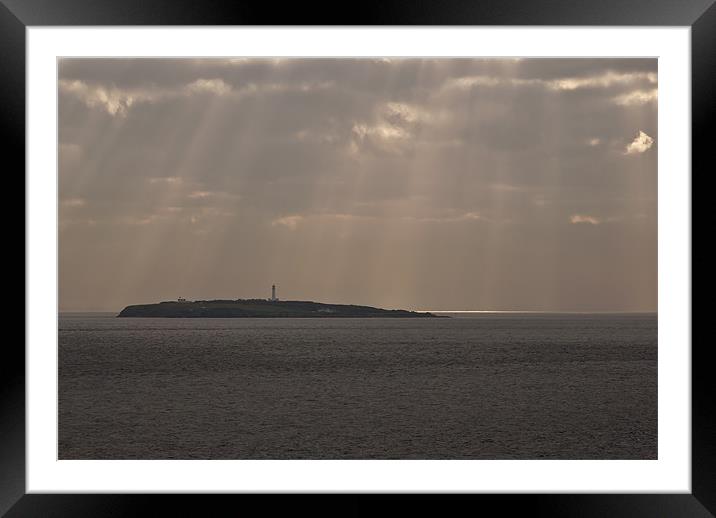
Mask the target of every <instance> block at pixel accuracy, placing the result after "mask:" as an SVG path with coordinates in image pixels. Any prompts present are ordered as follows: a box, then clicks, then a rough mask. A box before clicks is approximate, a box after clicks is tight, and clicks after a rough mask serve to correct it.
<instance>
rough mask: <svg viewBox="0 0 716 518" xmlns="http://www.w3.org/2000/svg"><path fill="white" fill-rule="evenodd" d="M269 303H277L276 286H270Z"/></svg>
mask: <svg viewBox="0 0 716 518" xmlns="http://www.w3.org/2000/svg"><path fill="white" fill-rule="evenodd" d="M269 300H270V301H271V302H278V297H276V285H275V284H274V285H272V286H271V298H270V299H269Z"/></svg>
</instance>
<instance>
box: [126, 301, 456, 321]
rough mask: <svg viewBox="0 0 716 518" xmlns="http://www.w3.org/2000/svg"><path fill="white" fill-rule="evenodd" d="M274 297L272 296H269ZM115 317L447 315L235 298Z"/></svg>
mask: <svg viewBox="0 0 716 518" xmlns="http://www.w3.org/2000/svg"><path fill="white" fill-rule="evenodd" d="M273 298H274V299H275V296H274V297H273ZM117 316H118V317H148V318H337V317H338V318H449V317H444V316H442V315H434V314H432V313H422V312H418V311H408V310H403V309H381V308H373V307H370V306H355V305H348V304H322V303H320V302H311V301H301V300H271V299H268V300H267V299H238V300H196V301H188V300H185V299H179V300H176V301H167V302H159V303H156V304H138V305H132V306H127V307H126V308H124V309H123V310H122V311H121V312H120V313H119V315H117Z"/></svg>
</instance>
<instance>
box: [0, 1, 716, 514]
mask: <svg viewBox="0 0 716 518" xmlns="http://www.w3.org/2000/svg"><path fill="white" fill-rule="evenodd" d="M715 1H716V0H601V1H595V0H531V1H530V0H491V1H469V0H448V1H446V0H443V1H441V2H434V3H427V2H406V1H403V2H401V1H395V0H393V1H382V2H372V3H360V4H346V3H340V2H334V3H331V4H330V5H322V4H319V3H313V4H306V3H302V2H301V3H299V2H297V3H285V4H282V5H281V6H280V7H277V6H274V5H272V4H270V3H267V2H263V3H262V2H256V1H252V2H246V1H229V0H214V1H209V0H205V1H203V2H195V1H190V0H141V1H140V0H123V1H119V0H114V1H112V0H0V120H1V121H2V124H1V125H0V132H1V135H2V142H3V146H2V149H3V154H4V155H5V157H4V158H5V159H4V160H3V163H4V164H7V168H3V169H4V170H5V171H4V172H5V176H6V177H12V178H13V179H15V180H16V181H18V182H19V181H20V178H21V177H24V175H23V173H24V171H25V146H24V142H25V140H24V139H25V29H26V27H27V26H62V25H190V26H194V25H304V24H305V25H339V26H340V25H347V24H348V25H513V26H514V25H577V26H580V25H610V26H624V25H641V26H690V27H691V45H692V46H691V52H692V56H691V59H692V69H691V73H692V77H691V80H692V171H699V172H700V174H701V176H705V174H706V173H708V172H710V171H711V172H712V171H713V166H712V165H711V167H709V165H710V164H709V158H710V153H709V150H710V148H711V147H712V144H711V143H710V142H709V141H708V140H707V139H708V138H709V136H710V135H711V134H712V133H713V131H709V130H710V129H713V125H714V124H713V121H714V115H715V114H716V52H715V51H716V3H714V2H715ZM8 158H9V159H10V160H8ZM695 176H697V175H694V174H693V173H692V179H693V178H694V177H695ZM692 186H693V183H692ZM21 189H22V191H23V192H24V181H23V185H22V187H21ZM14 192H18V191H14ZM692 192H693V187H692ZM692 203H693V201H692ZM6 213H7V212H6ZM692 213H693V206H692ZM692 220H694V222H695V221H696V220H697V219H696V218H694V217H693V216H692ZM7 226H9V225H6V227H7ZM15 228H19V225H16V226H15ZM692 233H693V229H692ZM692 235H693V234H692ZM23 241H24V233H23ZM23 250H24V248H23ZM692 254H693V245H692ZM8 258H11V260H12V261H13V263H18V262H19V259H18V258H17V254H16V253H11V254H9V255H6V259H8ZM23 259H25V260H26V259H27V257H25V255H24V252H23ZM692 262H693V261H692ZM11 264H12V263H11ZM692 272H693V267H692ZM692 275H693V273H692ZM16 277H19V276H16ZM23 300H24V299H23ZM12 303H13V304H14V305H17V301H16V300H13V301H12ZM692 322H693V317H692ZM692 328H693V324H692ZM692 342H693V343H692V344H684V346H689V345H691V348H692V349H691V351H692V412H691V415H692V492H691V493H690V494H642V495H622V494H620V495H614V494H610V495H598V494H589V495H587V494H585V495H479V496H476V498H478V499H479V500H477V501H471V502H470V503H469V504H468V505H469V506H470V507H472V508H473V509H475V510H480V509H483V510H484V509H485V507H484V506H487V505H489V506H490V507H493V508H494V507H499V509H500V514H502V515H504V514H507V515H509V514H512V513H513V512H515V511H521V512H524V511H525V510H528V511H529V512H530V514H537V515H549V516H587V517H588V516H625V517H626V516H629V517H635V516H650V517H651V516H671V517H676V516H713V515H715V514H716V418H715V417H714V416H715V413H714V411H713V408H714V407H713V401H714V390H713V385H714V384H713V382H712V381H711V380H712V376H711V372H710V371H711V364H710V362H709V361H708V358H709V350H708V349H709V347H710V344H709V343H708V342H706V343H704V342H699V341H696V340H693V341H692ZM0 365H2V367H0V369H2V377H1V378H0V383H1V384H2V385H1V387H2V388H1V391H0V515H5V516H8V517H20V516H22V517H26V516H43V517H51V516H65V515H68V516H85V515H86V516H94V517H99V516H127V515H132V516H133V515H142V514H147V513H148V512H151V508H150V507H149V505H148V504H150V503H159V504H160V505H161V506H162V509H163V512H162V514H165V515H167V514H175V515H179V516H189V515H192V516H193V515H195V514H201V515H214V514H216V513H214V512H212V509H218V507H215V506H217V505H218V506H224V505H226V503H228V502H227V499H228V498H232V499H233V498H235V497H234V496H224V497H221V498H212V499H209V498H200V497H192V498H190V497H189V496H187V495H183V496H175V497H174V498H171V497H169V496H163V497H154V496H149V495H96V494H95V495H67V494H65V495H59V494H54V495H50V494H47V495H40V494H26V492H25V475H26V472H25V460H26V459H25V431H26V430H25V350H24V344H23V345H22V346H21V344H20V342H19V340H18V341H17V342H16V341H14V340H11V339H9V338H7V339H6V340H5V344H4V350H3V356H2V360H0ZM160 498H161V499H160ZM292 500H295V499H292ZM232 501H233V500H232ZM301 501H303V502H306V500H305V499H304V500H301ZM365 502H366V500H365V499H362V498H360V497H357V496H354V497H351V499H350V500H348V501H343V502H342V503H341V504H336V503H331V504H326V505H324V506H321V505H316V504H315V503H313V502H311V503H310V504H308V505H310V507H311V510H312V512H314V513H315V512H320V511H322V510H323V511H329V512H331V513H332V514H336V513H340V514H341V515H343V514H359V513H361V512H362V511H364V510H368V508H370V507H372V504H368V503H365ZM464 503H465V502H464V501H463V502H462V504H464ZM229 505H230V506H231V505H234V504H229ZM241 505H242V506H243V505H245V504H244V503H242V504H241ZM262 505H265V504H262ZM295 505H296V504H295V503H294V502H292V504H291V506H292V509H293V510H295V509H296V508H295ZM419 505H420V506H421V508H422V509H423V510H425V509H426V507H425V505H426V504H425V502H421V503H420V504H419ZM435 505H437V506H439V507H438V508H439V509H440V510H441V511H442V512H444V511H445V510H446V509H447V508H446V507H445V503H444V500H443V502H441V503H439V504H435ZM171 508H173V509H171ZM267 509H271V507H268V508H264V509H263V511H264V512H265V511H266V510H267ZM436 509H437V508H436ZM235 511H236V510H235ZM227 514H228V513H227ZM230 514H234V513H233V512H232V513H230Z"/></svg>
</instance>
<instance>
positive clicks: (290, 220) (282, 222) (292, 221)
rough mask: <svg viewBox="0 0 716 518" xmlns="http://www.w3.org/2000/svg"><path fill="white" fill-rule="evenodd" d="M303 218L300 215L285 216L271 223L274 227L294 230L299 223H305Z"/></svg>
mask: <svg viewBox="0 0 716 518" xmlns="http://www.w3.org/2000/svg"><path fill="white" fill-rule="evenodd" d="M303 219H304V218H303V216H300V215H297V214H296V215H292V216H284V217H282V218H276V219H274V220H273V221H272V222H271V226H272V227H276V226H279V227H286V228H288V229H291V230H294V229H295V228H296V227H297V226H298V224H299V223H301V222H302V221H303Z"/></svg>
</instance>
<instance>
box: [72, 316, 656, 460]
mask: <svg viewBox="0 0 716 518" xmlns="http://www.w3.org/2000/svg"><path fill="white" fill-rule="evenodd" d="M59 326H60V332H59V360H60V361H59V363H60V368H59V456H60V458H61V459H189V458H200V459H299V458H300V459H319V458H320V459H367V458H371V459H373V458H384V459H407V458H411V459H413V458H418V459H428V458H430V459H515V458H518V459H536V458H553V459H595V458H596V459H654V458H656V457H657V318H656V315H525V314H521V315H513V314H501V315H494V314H492V315H484V314H483V315H478V316H473V317H469V318H451V319H419V320H418V319H143V318H139V319H134V318H132V319H129V318H127V319H124V318H123V319H118V318H111V317H107V316H96V315H95V316H92V315H61V316H60V321H59Z"/></svg>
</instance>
